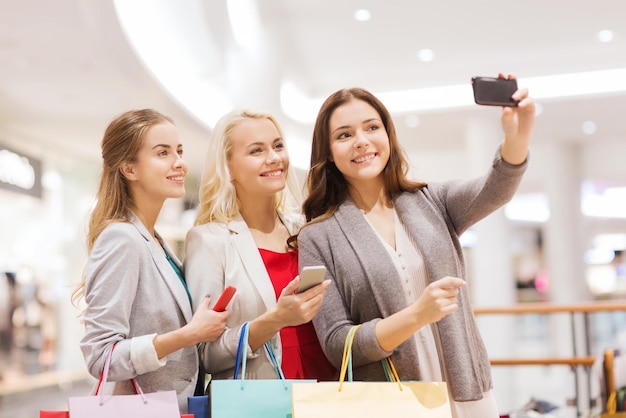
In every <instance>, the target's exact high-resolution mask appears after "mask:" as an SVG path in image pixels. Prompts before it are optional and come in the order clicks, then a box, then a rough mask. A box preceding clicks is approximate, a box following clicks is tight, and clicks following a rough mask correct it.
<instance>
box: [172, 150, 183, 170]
mask: <svg viewBox="0 0 626 418" xmlns="http://www.w3.org/2000/svg"><path fill="white" fill-rule="evenodd" d="M184 165H185V160H183V156H182V155H180V154H178V153H176V161H174V167H177V168H178V167H183V166H184Z"/></svg>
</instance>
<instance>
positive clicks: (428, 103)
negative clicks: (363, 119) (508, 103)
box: [280, 68, 626, 124]
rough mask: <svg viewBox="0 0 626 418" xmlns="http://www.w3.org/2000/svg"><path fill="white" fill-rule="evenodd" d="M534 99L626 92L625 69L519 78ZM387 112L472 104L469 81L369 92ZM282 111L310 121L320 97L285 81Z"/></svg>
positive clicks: (321, 101) (298, 118)
mask: <svg viewBox="0 0 626 418" xmlns="http://www.w3.org/2000/svg"><path fill="white" fill-rule="evenodd" d="M518 84H519V85H520V87H527V88H528V90H529V92H530V95H531V97H533V99H535V100H541V99H560V98H565V97H576V96H587V95H593V94H602V93H619V92H625V91H626V68H617V69H614V70H602V71H588V72H583V73H569V74H557V75H549V76H540V77H529V78H520V79H519V80H518ZM373 93H374V94H376V96H377V97H378V98H379V99H380V100H381V101H382V102H383V103H384V104H385V106H386V107H387V109H388V110H389V111H390V112H391V113H410V112H416V111H431V110H442V109H454V108H460V107H470V106H476V104H475V103H474V98H473V96H472V87H471V84H470V82H469V77H468V82H467V83H463V84H452V85H447V86H439V87H425V88H417V89H410V90H396V91H389V92H373ZM280 100H281V107H282V109H283V112H284V113H285V114H286V115H287V116H289V117H290V118H292V119H293V120H295V121H299V122H301V123H308V124H310V123H313V121H314V120H315V115H317V112H318V110H319V108H320V106H321V104H322V103H323V101H324V99H322V98H312V97H307V96H305V95H304V94H303V93H302V92H301V91H300V89H299V88H298V87H297V86H295V85H294V84H293V83H290V82H285V83H283V84H282V85H281V91H280Z"/></svg>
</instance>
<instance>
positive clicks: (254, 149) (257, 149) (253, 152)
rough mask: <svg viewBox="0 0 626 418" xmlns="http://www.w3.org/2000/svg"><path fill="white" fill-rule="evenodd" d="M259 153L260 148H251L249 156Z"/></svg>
mask: <svg viewBox="0 0 626 418" xmlns="http://www.w3.org/2000/svg"><path fill="white" fill-rule="evenodd" d="M261 152H263V149H262V148H261V147H259V148H253V149H251V150H250V154H259V153H261Z"/></svg>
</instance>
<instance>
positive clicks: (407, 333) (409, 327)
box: [375, 306, 427, 351]
mask: <svg viewBox="0 0 626 418" xmlns="http://www.w3.org/2000/svg"><path fill="white" fill-rule="evenodd" d="M424 325H427V323H425V322H423V321H421V320H420V319H419V316H417V315H415V313H414V312H413V307H412V306H409V307H408V308H405V309H403V310H401V311H399V312H396V313H395V314H393V315H391V316H388V317H387V318H384V319H382V320H380V321H378V322H377V323H376V328H375V332H376V339H377V340H378V344H379V345H380V348H382V349H383V350H385V351H393V350H395V349H396V348H397V347H398V346H399V345H400V344H402V343H403V342H405V341H406V340H408V339H409V338H410V337H411V336H412V335H413V334H414V333H415V332H417V331H418V330H419V329H420V328H422V327H423V326H424Z"/></svg>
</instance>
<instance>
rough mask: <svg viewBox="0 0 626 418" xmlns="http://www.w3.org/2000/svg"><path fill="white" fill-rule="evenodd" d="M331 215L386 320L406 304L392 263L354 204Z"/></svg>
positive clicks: (351, 203)
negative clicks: (335, 220) (361, 269)
mask: <svg viewBox="0 0 626 418" xmlns="http://www.w3.org/2000/svg"><path fill="white" fill-rule="evenodd" d="M333 216H334V217H335V218H336V219H337V222H338V225H339V228H340V229H341V231H342V232H343V234H344V235H345V237H346V240H347V242H346V245H348V247H344V248H345V249H346V250H348V248H351V251H352V252H353V254H354V256H355V257H356V258H357V262H358V265H359V266H361V267H362V268H363V270H364V271H363V275H364V277H365V279H366V280H368V281H369V287H370V288H371V290H372V292H373V295H374V299H375V300H376V303H377V305H378V309H379V311H380V313H381V314H382V316H383V317H387V316H389V315H391V314H394V313H396V312H398V311H399V310H401V309H403V308H405V307H406V306H407V302H406V298H405V297H404V296H403V294H404V293H403V289H402V285H401V283H400V276H399V275H398V272H397V270H396V267H395V265H394V263H393V260H392V259H391V257H390V256H389V254H388V253H387V249H386V248H385V247H384V245H383V243H382V242H381V241H380V239H379V238H378V236H377V235H376V232H374V230H373V228H372V227H371V226H370V225H369V224H368V222H367V220H366V219H365V217H364V216H363V214H362V213H361V211H360V210H359V209H358V208H357V207H356V205H355V204H354V202H353V201H352V200H351V199H350V198H348V199H347V200H346V202H344V203H343V204H342V205H341V206H340V207H339V208H338V209H337V211H336V212H335V213H334V215H333ZM343 256H344V254H341V257H343ZM345 256H346V257H348V256H349V254H348V253H346V254H345Z"/></svg>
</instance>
